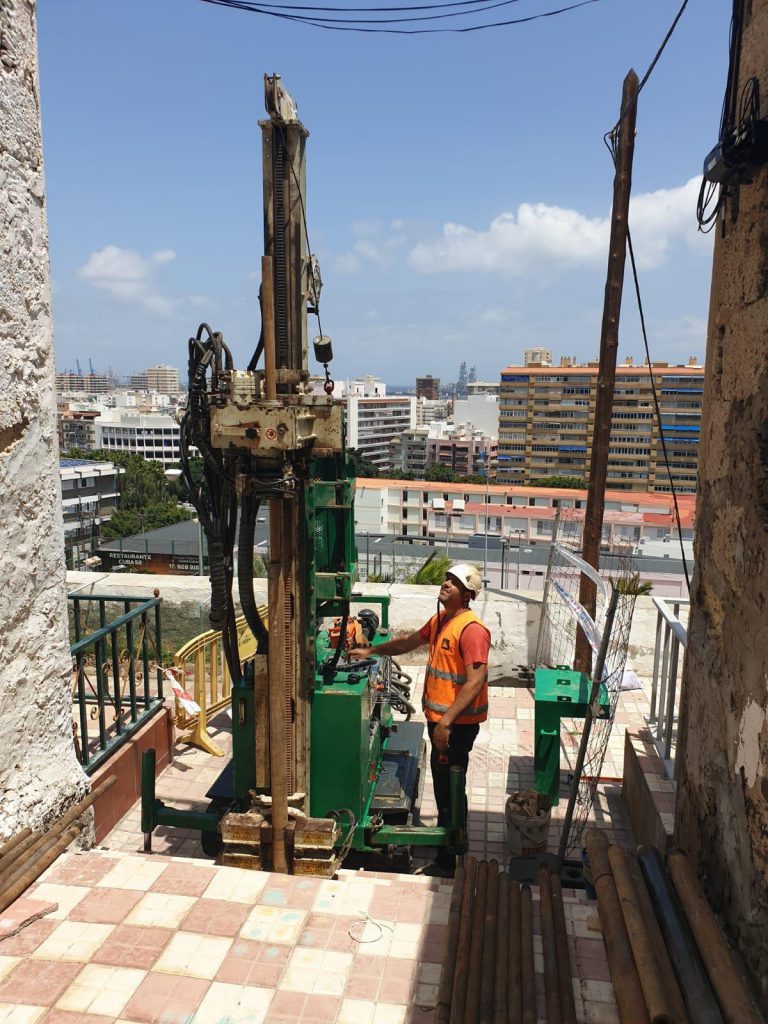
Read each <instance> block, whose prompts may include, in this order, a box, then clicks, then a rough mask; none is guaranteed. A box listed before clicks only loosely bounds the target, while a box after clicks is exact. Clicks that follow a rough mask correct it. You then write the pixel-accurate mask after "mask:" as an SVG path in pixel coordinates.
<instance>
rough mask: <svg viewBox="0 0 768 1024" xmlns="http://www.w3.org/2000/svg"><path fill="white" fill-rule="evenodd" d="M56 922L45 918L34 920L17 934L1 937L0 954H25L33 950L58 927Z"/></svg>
mask: <svg viewBox="0 0 768 1024" xmlns="http://www.w3.org/2000/svg"><path fill="white" fill-rule="evenodd" d="M58 924H59V922H58V921H50V920H47V919H44V920H42V921H34V922H33V923H32V924H30V925H27V927H26V928H24V929H23V930H22V931H20V932H19V933H18V935H12V936H10V938H7V939H3V940H2V942H0V956H27V955H28V954H29V953H32V952H34V950H36V949H37V947H38V946H39V945H40V943H41V942H43V941H44V940H45V939H47V938H48V936H49V935H50V934H51V932H52V931H53V930H54V928H57V927H58Z"/></svg>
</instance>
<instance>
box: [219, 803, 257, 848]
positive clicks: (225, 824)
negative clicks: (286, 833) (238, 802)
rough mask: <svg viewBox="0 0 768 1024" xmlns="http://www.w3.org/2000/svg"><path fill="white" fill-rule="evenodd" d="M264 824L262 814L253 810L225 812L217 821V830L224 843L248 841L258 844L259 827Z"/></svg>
mask: <svg viewBox="0 0 768 1024" xmlns="http://www.w3.org/2000/svg"><path fill="white" fill-rule="evenodd" d="M263 824H264V815H263V814H259V813H258V812H255V811H245V812H243V813H242V814H238V813H236V812H234V811H233V812H230V813H229V814H225V815H224V817H223V818H222V819H221V821H220V822H219V832H220V833H221V838H222V839H223V840H224V842H225V843H249V844H251V845H253V844H258V843H259V840H260V836H261V828H262V825H263Z"/></svg>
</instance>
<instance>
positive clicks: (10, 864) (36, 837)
mask: <svg viewBox="0 0 768 1024" xmlns="http://www.w3.org/2000/svg"><path fill="white" fill-rule="evenodd" d="M116 782H117V776H116V775H110V776H108V778H106V779H105V780H104V781H103V782H102V783H100V784H99V785H98V786H97V787H96V789H93V790H91V792H90V793H88V794H87V795H86V796H84V797H83V799H82V800H78V802H77V803H76V804H73V805H72V806H71V807H70V808H69V810H68V811H67V812H66V813H65V814H63V815H62V816H61V817H60V818H59V820H58V821H56V822H54V824H53V825H51V827H50V828H49V829H48V830H47V832H33V833H32V834H31V835H29V836H27V838H26V839H25V840H23V841H22V842H20V843H19V844H18V845H17V846H16V848H15V849H14V850H12V851H11V856H10V858H9V860H8V861H7V862H6V863H5V864H0V886H2V887H3V888H6V885H5V884H4V880H3V877H2V873H3V872H6V871H8V869H9V868H11V869H12V870H13V872H14V874H16V873H17V872H16V868H15V865H17V864H18V863H19V860H20V859H21V857H22V855H23V856H24V860H25V862H26V863H29V860H30V858H32V857H34V856H35V855H36V851H37V849H38V847H40V846H41V845H42V844H43V843H44V842H45V841H46V840H47V839H49V838H50V837H51V836H58V835H61V833H62V832H63V831H64V829H66V828H68V827H69V826H70V825H71V824H72V823H73V822H75V821H77V819H78V818H79V817H80V815H81V814H83V813H84V812H85V811H87V810H88V808H89V807H90V806H91V804H92V803H93V802H94V801H95V800H98V798H99V797H100V796H101V795H102V793H106V792H107V790H108V789H111V788H112V786H114V784H115V783H116ZM4 859H5V858H4Z"/></svg>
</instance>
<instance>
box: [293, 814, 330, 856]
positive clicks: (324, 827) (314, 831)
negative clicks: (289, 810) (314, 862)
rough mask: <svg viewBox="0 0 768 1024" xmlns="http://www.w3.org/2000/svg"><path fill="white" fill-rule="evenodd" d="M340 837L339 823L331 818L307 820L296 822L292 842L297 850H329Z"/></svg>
mask: <svg viewBox="0 0 768 1024" xmlns="http://www.w3.org/2000/svg"><path fill="white" fill-rule="evenodd" d="M340 836H341V830H340V829H339V823H338V822H337V821H335V820H334V819H333V818H307V819H306V820H304V821H301V820H299V821H297V822H296V826H295V831H294V840H293V842H294V847H295V848H296V849H297V850H306V849H321V850H329V849H332V848H333V847H334V846H335V845H336V843H337V841H338V840H339V838H340Z"/></svg>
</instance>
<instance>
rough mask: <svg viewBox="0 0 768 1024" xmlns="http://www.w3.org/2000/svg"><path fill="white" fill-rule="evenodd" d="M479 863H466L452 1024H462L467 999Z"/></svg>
mask: <svg viewBox="0 0 768 1024" xmlns="http://www.w3.org/2000/svg"><path fill="white" fill-rule="evenodd" d="M476 868H477V862H476V861H475V858H474V857H471V856H470V857H467V858H466V860H465V861H464V893H463V896H462V900H461V918H460V923H459V941H458V946H457V949H456V967H455V971H454V978H453V993H452V996H451V1017H450V1024H462V1020H463V1017H464V1004H465V1002H466V999H467V980H468V971H469V950H470V939H471V920H472V905H473V902H474V900H473V896H474V892H475V876H476V873H477V872H476Z"/></svg>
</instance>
